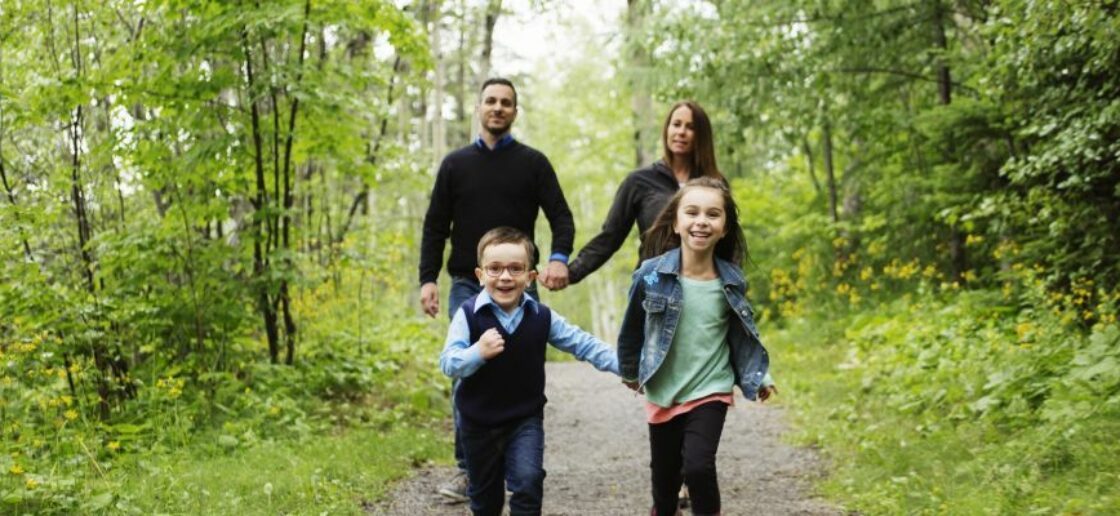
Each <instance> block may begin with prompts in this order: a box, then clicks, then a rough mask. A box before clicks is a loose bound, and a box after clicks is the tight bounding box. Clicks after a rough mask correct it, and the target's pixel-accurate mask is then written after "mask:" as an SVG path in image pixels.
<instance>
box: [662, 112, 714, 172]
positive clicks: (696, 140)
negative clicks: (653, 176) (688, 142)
mask: <svg viewBox="0 0 1120 516" xmlns="http://www.w3.org/2000/svg"><path fill="white" fill-rule="evenodd" d="M681 107H687V108H688V110H689V111H691V112H692V160H691V163H689V164H688V166H689V173H690V174H691V176H690V177H693V178H696V177H716V178H722V177H723V174H722V173H720V171H719V166H718V165H716V149H715V138H714V137H713V136H712V122H711V120H710V119H709V118H708V113H706V112H704V108H702V107H700V104H697V103H696V102H695V101H692V100H681V101H677V103H676V104H673V107H671V108H669V114H668V115H665V124H664V125H662V126H661V148H662V152H663V153H664V155H663V157H662V158H661V159H663V160H665V163H666V164H667V165H669V166H672V165H673V153H671V152H669V123H670V122H672V120H673V112H675V111H676V110H677V109H678V108H681Z"/></svg>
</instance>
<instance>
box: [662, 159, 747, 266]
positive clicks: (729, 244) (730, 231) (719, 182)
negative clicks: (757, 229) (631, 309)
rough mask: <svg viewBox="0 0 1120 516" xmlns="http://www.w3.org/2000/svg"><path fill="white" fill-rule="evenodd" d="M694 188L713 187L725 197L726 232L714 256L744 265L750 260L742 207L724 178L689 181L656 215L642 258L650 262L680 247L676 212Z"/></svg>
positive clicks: (703, 178)
mask: <svg viewBox="0 0 1120 516" xmlns="http://www.w3.org/2000/svg"><path fill="white" fill-rule="evenodd" d="M693 188H711V189H712V190H716V191H718V192H719V193H720V195H722V196H723V211H724V213H726V216H727V224H726V226H725V228H726V232H725V233H724V235H723V238H721V239H720V241H719V242H717V243H716V253H715V254H716V257H717V258H722V259H724V260H727V261H729V262H731V263H733V264H735V265H741V264H742V263H743V259H744V258H746V257H747V239H746V237H744V236H743V228H742V226H741V225H740V224H739V207H738V206H737V205H736V204H735V199H733V198H732V197H731V189H730V188H728V186H727V183H726V182H725V181H724V180H723V179H722V178H720V179H717V178H714V177H698V178H696V179H690V180H689V181H688V182H687V183H685V185H684V186H683V187H681V189H680V190H678V191H677V193H676V195H674V196H673V197H672V198H671V199H669V204H666V205H665V208H664V209H662V210H661V213H659V214H657V219H655V220H654V221H653V225H651V226H650V227H649V229H648V230H646V233H645V237H644V238H643V239H642V247H641V257H642V259H643V260H648V259H650V258H653V257H654V256H658V255H661V254H663V253H665V252H666V251H668V250H670V249H674V248H677V247H680V246H681V237H680V235H678V234H676V233H674V232H673V226H675V225H676V222H677V209H678V208H680V205H681V197H684V194H685V192H687V191H689V190H691V189H693Z"/></svg>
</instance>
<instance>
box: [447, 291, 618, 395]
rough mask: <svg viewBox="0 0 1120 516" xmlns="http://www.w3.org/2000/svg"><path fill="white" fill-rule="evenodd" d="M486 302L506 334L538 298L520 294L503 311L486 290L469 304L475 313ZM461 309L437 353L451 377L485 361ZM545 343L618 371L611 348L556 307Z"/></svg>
mask: <svg viewBox="0 0 1120 516" xmlns="http://www.w3.org/2000/svg"><path fill="white" fill-rule="evenodd" d="M486 305H491V306H493V312H494V316H495V317H496V318H497V319H498V323H499V324H501V325H502V328H503V329H505V330H506V333H509V334H512V333H513V332H514V331H515V330H517V326H518V325H520V324H521V319H523V318H524V316H525V310H533V311H534V312H535V311H536V310H538V309H539V307H538V303H537V301H536V300H535V299H533V298H532V296H528V295H526V294H525V293H522V294H521V301H520V302H519V303H518V305H517V308H516V309H514V310H513V313H506V311H505V310H502V308H501V307H499V306H498V305H497V304H496V303H494V301H493V299H491V298H490V294H489V293H488V292H486V291H485V290H483V291H482V292H480V293H479V294H478V298H477V299H476V301H475V304H474V306H473V307H469V309H471V310H474V311H475V312H478V310H479V309H481V308H482V307H484V306H486ZM464 309H468V307H467V306H463V307H462V308H460V309H459V310H456V312H455V317H454V318H453V319H452V320H451V327H450V328H448V330H447V340H446V341H444V344H443V352H441V353H440V354H439V367H440V370H442V371H443V374H445V375H447V376H450V377H453V378H466V377H469V376H471V375H472V374H474V373H475V371H478V369H479V368H480V367H482V366H483V365H485V364H486V361H485V360H483V359H482V353H480V352H479V350H478V346H476V345H474V343H473V342H471V341H470V339H471V332H470V328H469V327H468V326H467V318H466V316H465V315H464V314H463V310H464ZM548 342H549V344H552V345H553V346H554V347H555V348H556V349H559V350H560V351H563V352H565V353H569V354H571V355H573V356H575V357H576V358H578V359H580V360H582V361H584V362H588V363H590V364H591V365H592V366H593V367H594V368H595V369H598V370H600V371H607V372H611V373H614V374H616V375H617V374H618V355H617V354H616V353H615V351H614V349H612V348H610V347H609V346H607V345H606V344H604V343H603V341H601V340H599V339H598V338H597V337H595V336H594V335H591V334H590V333H587V332H585V331H583V330H581V329H580V328H579V327H578V326H576V325H574V324H571V323H569V322H568V321H567V320H565V319H564V317H563V316H561V315H560V314H558V313H556V311H555V310H553V311H552V321H551V323H550V325H549V330H548Z"/></svg>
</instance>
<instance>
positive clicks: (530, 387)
mask: <svg viewBox="0 0 1120 516" xmlns="http://www.w3.org/2000/svg"><path fill="white" fill-rule="evenodd" d="M477 298H478V296H477V295H475V296H472V297H471V298H470V299H468V300H467V301H466V302H465V303H463V305H462V307H461V308H460V310H463V313H464V315H466V318H467V327H468V328H470V332H471V336H470V339H471V340H470V341H471V342H478V340H479V339H480V338H481V337H482V334H483V333H484V332H485V331H486V330H489V329H490V328H497V330H498V332H499V333H501V335H502V339H504V340H505V350H504V351H502V352H501V353H499V354H498V355H497V356H495V357H494V358H491V359H490V360H488V361H486V364H485V365H483V366H482V367H480V368H479V369H478V371H475V373H474V374H472V375H470V376H468V377H466V378H463V379H462V382H461V383H460V384H459V388H458V389H457V390H456V391H455V406H456V407H458V409H459V414H460V416H462V418H463V421H464V423H465V424H468V425H473V426H499V425H502V424H504V423H508V422H511V421H516V420H517V419H520V418H524V417H528V416H531V415H533V414H537V413H539V412H540V411H541V409H543V408H544V404H545V402H546V401H547V400H546V398H545V396H544V357H545V348H546V346H547V344H548V332H549V329H550V328H551V324H552V311H551V310H549V309H548V307H547V306H544V305H542V304H540V303H537V304H536V307H537V309H536V310H532V309H526V310H525V315H524V316H523V318H522V319H521V324H518V325H517V328H515V329H514V331H513V333H512V334H510V333H508V332H507V331H506V330H505V328H503V327H502V325H501V324H500V323H499V322H498V318H497V317H496V316H495V315H494V310H495V308H494V306H493V305H486V306H484V307H482V308H481V309H479V310H478V312H475V311H474V310H470V309H468V308H467V307H473V306H474V305H475V300H476V299H477Z"/></svg>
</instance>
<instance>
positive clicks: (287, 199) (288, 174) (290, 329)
mask: <svg viewBox="0 0 1120 516" xmlns="http://www.w3.org/2000/svg"><path fill="white" fill-rule="evenodd" d="M310 19H311V0H307V2H306V3H304V10H303V31H302V32H301V33H300V37H299V55H298V56H297V57H296V61H297V63H296V77H295V84H294V86H295V88H296V89H298V88H299V85H300V83H301V82H302V81H303V63H304V53H305V52H306V50H307V32H308V29H309V27H308V25H309V23H310V21H311V20H310ZM289 93H290V91H289ZM291 98H292V101H291V109H290V111H289V112H288V132H287V135H286V140H285V142H284V171H283V178H284V188H283V191H282V192H281V194H282V195H283V200H284V209H283V211H282V213H283V215H282V216H281V222H280V223H281V227H282V232H283V234H282V235H281V246H282V248H283V250H284V256H285V258H284V262H283V263H284V273H285V274H284V277H283V279H281V280H280V307H281V309H282V310H283V314H284V342H285V345H286V347H287V355H286V356H285V358H284V362H285V363H287V364H288V365H292V364H293V363H295V356H296V323H295V319H293V318H292V309H291V305H292V300H291V294H290V293H289V290H288V283H289V277H290V276H291V275H292V274H293V273H294V271H295V265H294V264H293V263H292V260H291V258H290V256H291V253H290V251H291V247H292V243H291V230H292V216H291V212H292V205H293V203H294V196H293V195H292V181H291V178H292V144H293V143H294V141H295V132H296V117H297V116H298V114H299V97H298V96H295V95H292V96H291Z"/></svg>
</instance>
